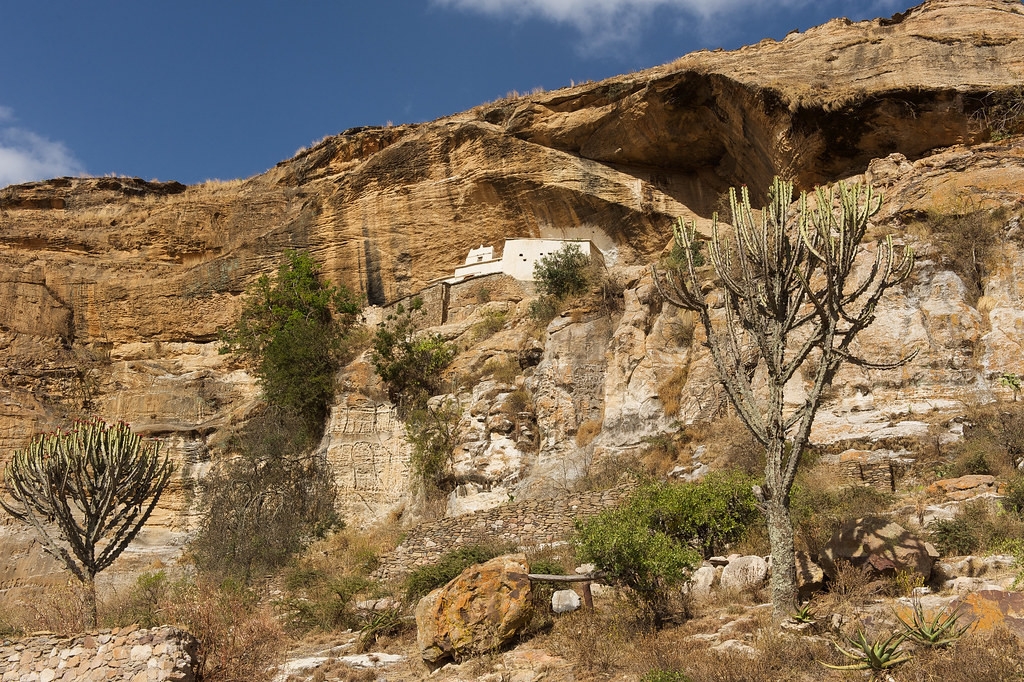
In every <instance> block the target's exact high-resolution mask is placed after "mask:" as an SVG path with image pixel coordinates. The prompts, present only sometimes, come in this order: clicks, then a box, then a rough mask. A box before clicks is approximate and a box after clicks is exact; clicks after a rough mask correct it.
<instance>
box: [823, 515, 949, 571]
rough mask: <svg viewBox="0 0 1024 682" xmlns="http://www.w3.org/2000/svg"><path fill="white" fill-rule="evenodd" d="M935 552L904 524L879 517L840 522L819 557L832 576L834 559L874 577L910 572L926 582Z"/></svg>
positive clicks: (936, 554)
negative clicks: (841, 523)
mask: <svg viewBox="0 0 1024 682" xmlns="http://www.w3.org/2000/svg"><path fill="white" fill-rule="evenodd" d="M937 557H938V553H937V552H936V551H935V548H934V547H932V546H931V545H930V544H929V543H927V542H924V541H923V540H921V539H920V538H918V537H917V536H916V535H914V534H913V533H911V532H910V531H908V530H907V529H905V528H903V526H901V525H899V524H898V523H895V522H893V521H890V520H888V519H885V518H882V517H878V516H865V517H863V518H859V519H853V520H850V521H847V522H845V523H843V525H842V526H840V527H839V529H838V530H837V531H836V532H835V533H834V534H833V535H832V539H830V540H829V541H828V543H826V545H825V548H824V550H823V551H822V553H821V555H820V556H819V559H820V562H821V567H822V568H823V569H824V570H825V572H826V573H828V575H829V576H831V577H835V575H836V571H837V565H836V564H837V562H840V561H843V562H847V563H849V564H850V565H852V566H855V567H858V568H861V567H862V568H863V569H865V570H867V571H868V572H869V573H870V574H871V575H874V576H894V575H895V574H896V573H897V572H899V571H913V572H914V573H916V574H918V575H920V576H922V577H923V578H924V579H925V580H926V581H927V580H928V579H929V578H930V577H931V574H932V565H933V564H934V563H935V559H936V558H937Z"/></svg>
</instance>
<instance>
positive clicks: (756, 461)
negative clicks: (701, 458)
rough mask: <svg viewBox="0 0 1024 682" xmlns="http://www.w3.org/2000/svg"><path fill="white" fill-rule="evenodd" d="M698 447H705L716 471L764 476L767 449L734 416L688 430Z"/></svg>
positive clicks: (707, 460) (697, 425)
mask: <svg viewBox="0 0 1024 682" xmlns="http://www.w3.org/2000/svg"><path fill="white" fill-rule="evenodd" d="M686 434H687V435H688V436H689V437H690V440H691V441H692V442H693V443H694V444H695V445H704V446H705V447H707V449H708V455H709V457H708V458H706V459H705V461H706V462H707V463H708V465H709V466H710V467H711V468H712V469H713V470H715V471H732V470H739V471H742V472H743V473H745V474H748V475H750V476H760V475H763V474H764V446H762V445H761V444H760V443H758V442H757V440H756V439H755V438H754V436H753V434H752V433H750V429H748V428H747V426H746V424H744V423H743V421H742V420H741V419H740V418H739V417H737V416H735V415H732V414H728V415H726V416H724V417H722V418H721V419H717V420H715V421H713V422H707V423H704V424H695V425H694V426H691V427H688V428H687V429H686Z"/></svg>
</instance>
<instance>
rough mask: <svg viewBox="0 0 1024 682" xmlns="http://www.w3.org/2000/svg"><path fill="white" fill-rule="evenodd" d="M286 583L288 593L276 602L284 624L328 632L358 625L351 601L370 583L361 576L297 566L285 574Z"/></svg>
mask: <svg viewBox="0 0 1024 682" xmlns="http://www.w3.org/2000/svg"><path fill="white" fill-rule="evenodd" d="M286 586H287V588H288V594H287V596H286V598H285V599H284V600H282V602H281V604H280V606H281V607H282V609H283V610H284V613H285V618H286V620H287V622H288V624H289V625H290V626H291V627H292V628H293V629H295V630H298V631H299V632H305V631H309V630H321V631H324V632H330V631H333V630H342V629H346V628H351V627H356V626H358V625H359V619H358V618H357V616H356V613H355V611H354V609H353V608H352V602H353V600H354V599H355V596H356V595H357V594H359V593H360V592H362V591H364V590H366V589H367V588H369V587H371V586H372V583H371V582H370V581H369V580H367V579H366V578H364V577H361V576H353V575H348V576H331V575H328V574H327V573H326V572H324V571H318V570H300V571H297V572H294V573H291V574H289V575H287V576H286Z"/></svg>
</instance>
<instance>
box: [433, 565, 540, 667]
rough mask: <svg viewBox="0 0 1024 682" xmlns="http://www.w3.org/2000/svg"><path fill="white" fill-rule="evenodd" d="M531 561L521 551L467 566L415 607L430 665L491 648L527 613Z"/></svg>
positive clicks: (519, 624) (524, 620)
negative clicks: (528, 575) (528, 561)
mask: <svg viewBox="0 0 1024 682" xmlns="http://www.w3.org/2000/svg"><path fill="white" fill-rule="evenodd" d="M528 573H529V566H528V565H527V563H526V556H525V555H523V554H510V555H506V556H500V557H497V558H494V559H491V560H490V561H488V562H486V563H483V564H478V565H476V566H471V567H469V568H467V569H466V570H465V571H463V572H462V574H461V575H459V576H458V577H457V578H455V579H454V580H452V581H451V582H450V583H448V584H447V585H445V586H444V587H442V588H439V589H436V590H434V591H433V592H431V593H430V594H428V595H427V596H426V597H424V598H423V599H421V600H420V603H419V604H418V605H417V607H416V627H417V633H416V641H417V644H418V645H419V649H420V655H421V656H422V657H423V660H424V661H426V662H427V663H430V664H437V663H439V662H441V661H444V660H445V659H447V658H452V659H455V660H456V661H458V660H461V659H462V658H464V657H466V656H472V655H474V654H478V653H483V652H485V651H492V650H494V649H496V648H498V647H500V646H501V645H502V644H503V643H505V642H506V641H508V640H509V639H510V638H511V637H512V636H513V635H514V634H515V633H516V632H517V631H518V630H519V629H520V628H522V627H523V626H524V625H525V624H526V623H527V621H528V620H529V618H530V600H529V597H530V579H529V578H528V577H527V574H528Z"/></svg>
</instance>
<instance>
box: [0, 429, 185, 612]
mask: <svg viewBox="0 0 1024 682" xmlns="http://www.w3.org/2000/svg"><path fill="white" fill-rule="evenodd" d="M173 470H174V467H173V465H172V464H171V463H170V461H169V460H168V459H167V457H166V456H165V457H163V458H161V457H160V455H159V444H158V443H155V442H147V441H144V440H143V439H142V438H140V437H139V436H138V435H136V434H134V433H132V431H131V430H130V429H129V428H128V425H127V424H124V423H118V424H115V425H113V426H111V425H108V424H106V423H104V422H103V421H101V420H99V419H93V420H90V421H83V422H78V423H76V424H75V425H74V426H73V427H72V428H71V429H70V430H69V431H59V432H56V433H45V434H37V435H36V436H35V437H33V439H32V442H31V443H29V446H28V448H26V449H25V450H21V451H19V452H16V453H15V454H14V456H13V458H12V459H11V461H10V462H9V463H8V464H7V466H6V468H5V470H4V476H3V480H4V485H5V488H6V493H7V496H8V497H9V499H5V498H4V497H0V507H2V508H3V509H4V510H5V511H6V512H7V513H8V514H10V515H11V516H13V517H14V518H15V519H17V520H19V521H22V522H24V523H27V524H29V525H31V526H32V528H33V529H34V530H35V531H36V534H37V535H38V536H39V539H40V540H41V542H42V545H43V548H44V549H45V550H46V551H47V552H49V553H50V554H52V555H53V556H54V557H56V558H57V559H59V560H60V561H61V562H62V563H63V564H64V565H65V566H66V567H67V569H68V570H69V571H71V573H72V574H73V575H74V576H75V577H76V578H77V579H78V580H79V581H80V582H81V583H82V584H83V586H84V587H85V593H86V600H87V603H86V614H87V617H89V618H91V621H92V622H91V623H89V624H88V625H92V626H94V625H95V623H96V586H95V578H96V574H97V573H99V572H100V571H102V570H103V569H105V568H107V567H108V566H110V564H112V563H113V562H114V560H115V559H117V557H118V556H119V555H120V554H121V552H122V551H124V549H125V547H127V546H128V545H129V544H130V543H131V541H132V540H134V539H135V536H136V535H138V533H139V531H140V530H141V529H142V526H143V525H144V524H145V523H146V521H147V520H148V519H149V516H150V514H151V513H152V512H153V509H154V507H156V503H157V500H158V499H159V498H160V494H161V493H162V492H163V491H164V488H166V487H167V483H168V481H169V480H170V477H171V473H172V472H173Z"/></svg>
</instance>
